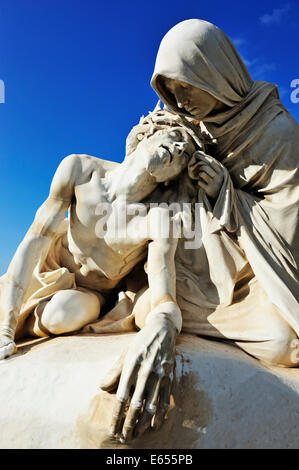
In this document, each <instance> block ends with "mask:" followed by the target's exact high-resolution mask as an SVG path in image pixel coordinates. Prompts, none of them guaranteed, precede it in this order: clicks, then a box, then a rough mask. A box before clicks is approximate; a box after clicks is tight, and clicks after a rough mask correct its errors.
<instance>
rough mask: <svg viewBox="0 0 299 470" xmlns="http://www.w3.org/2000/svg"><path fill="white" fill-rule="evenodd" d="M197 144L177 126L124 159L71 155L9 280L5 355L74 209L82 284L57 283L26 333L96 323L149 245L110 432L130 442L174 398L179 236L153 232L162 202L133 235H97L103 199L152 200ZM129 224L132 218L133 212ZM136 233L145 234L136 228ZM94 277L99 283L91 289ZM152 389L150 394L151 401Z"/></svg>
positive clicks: (73, 255)
mask: <svg viewBox="0 0 299 470" xmlns="http://www.w3.org/2000/svg"><path fill="white" fill-rule="evenodd" d="M194 151H195V146H194V143H193V142H192V139H191V138H190V136H189V135H188V134H187V133H186V132H184V130H183V129H182V128H179V127H176V128H173V129H170V130H168V131H161V130H158V131H157V132H155V133H154V134H153V135H151V136H150V137H148V138H145V139H143V140H142V141H141V142H140V143H139V144H138V146H137V148H136V150H135V151H134V152H133V153H132V154H131V155H130V156H129V157H127V158H126V159H125V160H124V162H123V163H121V164H117V163H114V162H108V161H104V160H100V159H98V158H95V157H91V156H86V155H70V156H68V157H66V158H65V159H64V160H63V161H62V163H61V164H60V166H59V167H58V169H57V171H56V174H55V176H54V178H53V181H52V184H51V189H50V194H49V197H48V198H47V200H46V201H45V202H44V203H43V204H42V206H41V207H40V209H39V210H38V211H37V213H36V217H35V220H34V222H33V224H32V225H31V227H30V229H29V231H28V232H27V234H26V236H25V238H24V240H23V241H22V243H21V244H20V246H19V247H18V249H17V251H16V254H15V256H14V258H13V260H12V262H11V264H10V266H9V269H8V271H7V273H6V275H5V279H4V283H3V286H2V291H1V306H0V308H1V311H0V313H1V326H0V358H5V357H7V356H10V355H12V354H14V353H15V352H16V345H15V343H14V335H15V330H16V327H17V324H18V316H19V312H20V309H21V306H22V302H23V299H24V297H25V295H26V291H27V289H28V286H29V284H30V282H31V278H32V275H33V272H34V269H35V267H36V265H37V263H42V262H43V261H44V260H46V257H47V255H48V253H49V250H50V247H51V244H52V242H53V238H54V237H55V234H56V231H57V229H58V227H59V225H60V224H61V222H62V221H63V219H64V217H65V213H66V211H67V210H69V218H68V231H67V240H66V242H65V243H66V244H67V246H66V248H65V249H66V250H67V252H68V259H70V260H71V265H72V266H71V267H72V270H73V272H74V274H75V277H76V285H77V288H76V289H63V290H58V291H57V292H56V293H54V295H53V296H52V297H51V298H50V299H48V300H47V302H44V303H43V305H42V309H41V315H40V318H39V324H38V325H37V324H36V322H34V321H29V322H28V321H27V331H25V333H27V334H28V332H29V333H30V334H33V335H35V336H46V335H51V334H63V333H68V332H72V331H77V330H79V329H81V328H82V327H83V326H84V325H86V324H88V323H90V322H92V321H95V320H96V319H97V318H98V316H99V312H100V309H101V304H102V299H101V291H102V292H103V293H105V292H109V290H111V289H113V288H114V287H115V286H116V285H117V284H118V283H119V281H120V280H121V279H122V278H123V277H124V276H126V275H127V274H128V273H129V272H130V271H131V270H132V269H133V267H134V266H135V265H137V263H138V262H139V261H140V260H141V259H143V258H144V257H145V255H146V251H147V250H148V258H147V262H148V283H149V292H150V314H149V315H148V316H147V319H146V322H145V319H144V317H145V316H144V315H142V318H140V319H139V320H138V318H136V319H135V322H136V325H137V326H138V327H139V328H141V331H140V332H139V333H138V334H137V335H136V336H135V337H134V341H133V342H132V344H131V345H130V348H129V350H128V352H127V354H126V356H125V361H124V364H123V366H122V370H121V377H120V383H119V386H118V391H117V399H118V401H117V409H116V412H115V416H114V418H113V423H112V434H113V435H120V434H121V435H122V439H124V440H126V439H128V438H129V437H131V436H132V432H133V429H134V426H135V424H136V420H137V416H139V421H138V423H139V430H142V429H145V428H146V427H148V425H149V422H150V420H151V418H152V417H153V415H154V414H155V413H156V414H157V422H158V421H159V419H160V420H163V416H164V414H165V411H166V408H167V405H168V401H169V395H170V384H171V378H172V374H173V366H174V345H175V339H176V336H177V334H178V333H179V331H180V329H181V324H182V320H181V313H180V309H179V308H178V306H177V303H176V286H175V268H174V254H175V250H176V245H177V240H176V239H171V238H159V237H157V236H156V235H153V234H152V233H151V230H152V229H151V228H152V227H155V217H156V216H158V214H157V212H156V211H155V210H154V209H153V210H150V211H149V212H148V213H147V215H146V216H145V217H144V218H143V219H142V218H141V221H140V219H139V223H140V224H144V226H143V227H139V228H140V230H138V227H137V230H135V232H134V233H136V236H135V237H134V238H132V237H131V238H125V239H121V240H120V239H119V238H118V237H117V235H115V234H114V233H113V234H112V235H111V233H109V226H108V231H107V234H106V236H105V237H104V238H99V237H98V236H97V228H96V227H97V224H98V222H99V220H100V215H99V214H100V213H101V205H102V204H103V205H105V204H110V205H111V207H112V210H113V208H117V207H118V205H119V204H120V203H121V202H122V201H124V200H126V201H127V203H128V204H134V203H136V202H138V201H141V200H144V199H145V198H146V197H147V196H149V194H150V193H151V192H152V191H154V190H155V188H156V187H157V186H158V184H159V183H161V182H162V183H163V182H167V181H168V180H171V179H173V178H175V177H176V176H178V175H179V174H180V172H181V171H182V170H183V169H184V168H185V167H186V165H187V162H188V157H190V155H191V154H192V153H193V152H194ZM158 212H159V209H158ZM149 219H150V223H148V222H149ZM126 223H128V225H130V223H134V217H132V218H131V220H129V222H126ZM135 229H136V227H135ZM138 233H140V234H142V235H140V236H138V235H137V234H138ZM67 267H68V268H69V266H67ZM88 285H90V286H92V289H90V290H89V289H87V288H86V286H88ZM80 286H83V287H80ZM95 291H96V292H95ZM143 313H144V312H143ZM145 313H149V312H145ZM33 320H34V319H33ZM115 380H116V379H115V377H114V378H113V379H112V381H111V377H110V379H109V380H108V382H109V383H108V384H106V386H105V385H104V386H103V388H104V389H106V390H109V387H111V386H112V385H111V384H113V382H115ZM132 383H134V384H135V391H134V394H133V396H131V405H130V408H129V411H128V412H127V416H126V420H125V422H124V424H123V426H122V418H123V414H124V406H125V404H126V402H127V399H128V397H129V396H130V393H131V390H132V387H131V386H132ZM145 387H147V397H148V398H147V403H146V406H145V407H143V404H144V390H145ZM158 403H159V407H160V408H159V409H160V412H158V411H159V410H157V405H158ZM141 408H142V410H143V415H142V419H140V410H141ZM159 413H160V415H159Z"/></svg>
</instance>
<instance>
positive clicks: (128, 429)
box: [120, 403, 141, 444]
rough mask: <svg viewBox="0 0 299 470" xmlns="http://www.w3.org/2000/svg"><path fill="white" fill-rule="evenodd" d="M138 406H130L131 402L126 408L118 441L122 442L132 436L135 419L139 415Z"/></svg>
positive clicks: (139, 408)
mask: <svg viewBox="0 0 299 470" xmlns="http://www.w3.org/2000/svg"><path fill="white" fill-rule="evenodd" d="M140 410H141V406H140V407H136V408H135V407H134V406H132V403H131V405H130V407H129V409H128V412H127V416H126V419H125V422H124V424H123V429H122V432H121V437H120V442H121V443H122V444H124V443H125V442H127V441H129V440H130V439H132V437H133V431H134V428H135V425H136V422H137V419H138V417H139V415H140Z"/></svg>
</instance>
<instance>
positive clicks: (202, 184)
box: [197, 180, 208, 191]
mask: <svg viewBox="0 0 299 470" xmlns="http://www.w3.org/2000/svg"><path fill="white" fill-rule="evenodd" d="M197 185H198V186H199V187H200V188H202V189H203V190H204V191H206V190H207V187H208V185H207V183H204V182H203V181H201V180H198V181H197Z"/></svg>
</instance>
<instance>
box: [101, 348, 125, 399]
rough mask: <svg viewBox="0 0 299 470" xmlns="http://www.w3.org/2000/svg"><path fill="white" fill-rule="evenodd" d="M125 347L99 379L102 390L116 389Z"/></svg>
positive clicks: (110, 390) (111, 390)
mask: <svg viewBox="0 0 299 470" xmlns="http://www.w3.org/2000/svg"><path fill="white" fill-rule="evenodd" d="M126 353H127V348H125V349H124V351H123V352H122V354H121V355H120V356H119V358H118V359H117V360H116V361H115V363H114V364H113V366H112V367H111V368H110V369H109V370H108V372H107V373H106V374H105V375H104V377H103V378H102V380H101V383H100V388H101V389H102V390H103V391H104V392H113V391H114V390H116V389H117V386H118V383H119V379H120V376H121V373H122V369H123V365H124V360H125V356H126Z"/></svg>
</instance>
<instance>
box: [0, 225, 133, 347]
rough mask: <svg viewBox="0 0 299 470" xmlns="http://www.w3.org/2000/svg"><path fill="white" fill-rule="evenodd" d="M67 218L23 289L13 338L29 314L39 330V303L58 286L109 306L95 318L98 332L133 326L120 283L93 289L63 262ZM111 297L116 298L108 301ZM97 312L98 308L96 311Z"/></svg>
mask: <svg viewBox="0 0 299 470" xmlns="http://www.w3.org/2000/svg"><path fill="white" fill-rule="evenodd" d="M67 226H68V222H67V220H66V219H65V220H64V221H63V223H62V224H61V225H60V226H59V228H58V230H57V233H56V236H55V238H54V239H53V242H52V244H51V246H50V249H49V252H48V254H47V257H46V260H45V262H43V263H42V265H41V264H40V263H39V264H38V265H37V266H36V267H35V269H34V272H33V275H32V278H31V282H30V284H29V286H28V289H27V291H26V294H25V297H24V299H23V303H22V306H21V310H20V314H19V317H18V324H17V329H16V338H19V337H22V336H23V334H24V332H25V330H26V322H27V320H29V319H30V317H31V316H34V318H35V320H36V331H39V329H40V328H39V326H38V324H40V322H39V320H40V314H41V313H40V310H39V309H38V306H39V305H41V304H43V303H45V302H47V301H50V300H51V298H52V297H53V295H55V294H56V293H57V292H59V291H61V290H66V289H74V290H80V291H83V292H91V293H93V294H95V295H96V296H97V297H98V299H99V301H100V304H101V306H105V302H106V303H107V305H108V307H110V309H107V306H106V308H105V315H104V316H103V318H100V320H99V321H97V322H96V323H97V333H102V332H103V333H109V332H116V333H117V332H118V333H120V332H124V331H132V330H134V317H133V316H132V315H131V313H132V310H133V298H132V296H131V297H130V296H128V295H126V293H125V292H123V291H122V287H123V284H122V283H121V284H120V285H119V286H117V287H116V288H115V289H113V292H112V291H111V292H108V290H105V289H104V290H102V291H99V290H97V289H94V288H93V286H92V285H90V286H89V285H87V284H86V283H85V285H81V283H80V281H79V282H78V279H77V280H76V274H75V273H74V272H72V270H71V269H70V266H71V265H72V262H71V260H69V263H66V264H67V265H68V267H66V266H64V265H63V263H62V260H64V261H66V257H67V256H69V252H68V250H66V249H65V247H64V244H63V240H64V237H65V235H66V233H67ZM5 277H6V275H4V276H2V277H1V278H0V289H1V284H3V283H4V282H5ZM111 297H112V298H113V299H114V300H115V302H114V304H113V305H111ZM99 315H100V312H99ZM45 333H46V332H45V331H42V330H41V331H40V334H39V336H45Z"/></svg>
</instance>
